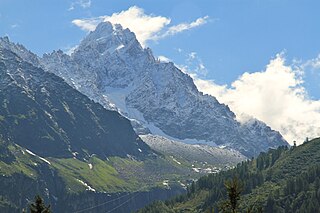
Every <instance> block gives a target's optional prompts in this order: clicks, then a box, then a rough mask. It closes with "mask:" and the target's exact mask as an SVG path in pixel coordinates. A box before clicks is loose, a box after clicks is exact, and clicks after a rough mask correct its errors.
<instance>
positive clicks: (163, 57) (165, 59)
mask: <svg viewBox="0 0 320 213" xmlns="http://www.w3.org/2000/svg"><path fill="white" fill-rule="evenodd" d="M158 59H159V60H160V61H162V62H170V61H172V60H171V59H170V58H167V57H165V56H163V55H159V56H158Z"/></svg>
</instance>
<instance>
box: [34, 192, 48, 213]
mask: <svg viewBox="0 0 320 213" xmlns="http://www.w3.org/2000/svg"><path fill="white" fill-rule="evenodd" d="M34 199H35V201H34V203H31V204H30V213H51V209H50V205H48V206H46V205H45V203H44V202H43V199H42V198H41V197H40V196H39V195H37V196H36V197H35V198H34Z"/></svg>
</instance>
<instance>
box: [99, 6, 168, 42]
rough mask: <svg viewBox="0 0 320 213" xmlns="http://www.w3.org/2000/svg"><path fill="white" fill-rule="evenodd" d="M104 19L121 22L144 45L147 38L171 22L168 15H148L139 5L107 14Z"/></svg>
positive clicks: (116, 22)
mask: <svg viewBox="0 0 320 213" xmlns="http://www.w3.org/2000/svg"><path fill="white" fill-rule="evenodd" d="M104 21H109V22H111V23H113V24H121V25H122V26H123V27H124V28H129V29H130V30H131V31H133V32H134V33H135V34H136V36H137V39H138V40H139V41H140V43H141V44H142V45H143V46H144V45H145V42H146V41H147V40H149V39H151V38H152V37H154V36H155V35H156V34H157V33H158V32H160V31H161V30H162V29H163V28H164V27H165V26H166V25H168V24H170V22H171V20H170V19H169V18H166V17H162V16H154V15H147V14H145V13H144V10H143V9H141V8H139V7H137V6H133V7H130V8H129V9H128V10H126V11H121V12H120V13H114V14H112V15H111V16H106V17H105V19H104Z"/></svg>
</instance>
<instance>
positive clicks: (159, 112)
mask: <svg viewBox="0 0 320 213" xmlns="http://www.w3.org/2000/svg"><path fill="white" fill-rule="evenodd" d="M40 61H41V62H40V64H41V67H42V68H44V69H45V70H47V71H49V72H53V73H55V74H56V75H58V76H60V77H62V78H63V79H64V80H65V81H66V82H67V83H69V84H70V85H72V86H73V87H74V88H76V89H78V90H79V91H80V92H82V93H83V94H85V95H87V96H88V97H90V98H91V99H93V100H94V101H96V102H99V103H100V104H102V105H103V106H104V107H105V108H108V109H112V110H117V111H119V112H120V113H121V114H123V115H124V116H126V117H127V118H129V119H130V120H131V121H132V124H133V125H134V127H135V128H136V131H137V132H138V133H140V134H142V133H150V132H151V133H153V134H158V135H161V136H166V137H168V138H171V139H175V140H180V141H185V142H186V141H193V142H196V141H198V142H210V143H211V144H217V145H223V146H228V147H231V148H234V149H236V150H239V151H240V152H242V153H243V154H245V155H247V156H253V155H256V154H259V153H260V152H261V151H264V150H267V149H268V148H272V147H276V146H278V145H287V143H286V142H285V140H284V139H283V138H282V136H281V135H280V134H279V133H278V132H276V131H273V130H271V129H270V128H269V127H267V126H265V125H258V127H259V128H257V125H241V124H240V123H238V122H237V121H236V119H235V114H234V113H233V112H232V111H231V110H230V109H229V108H228V106H226V105H224V104H221V103H219V102H218V101H217V99H216V98H214V97H212V96H209V95H203V93H201V92H199V91H198V90H197V88H196V86H195V84H194V82H193V80H192V78H191V77H190V76H189V75H187V74H185V73H183V72H182V71H180V70H179V69H178V68H177V67H175V65H174V64H173V63H164V62H159V61H158V60H155V58H154V56H153V54H152V51H151V50H150V49H143V48H142V47H141V45H140V44H139V42H138V40H137V39H136V37H135V35H134V33H132V32H130V30H128V29H123V28H122V27H121V26H120V25H112V24H111V23H109V22H104V23H100V24H99V25H98V26H97V28H96V30H95V31H93V32H90V34H89V35H88V36H87V37H86V38H84V39H83V41H82V42H81V43H80V44H79V46H78V48H77V49H76V50H75V51H74V53H73V54H72V55H71V56H68V55H66V54H63V53H62V52H61V51H58V52H53V53H51V54H47V55H44V56H43V58H41V59H40ZM257 122H260V121H257Z"/></svg>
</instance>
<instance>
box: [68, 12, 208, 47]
mask: <svg viewBox="0 0 320 213" xmlns="http://www.w3.org/2000/svg"><path fill="white" fill-rule="evenodd" d="M208 18H209V17H208V16H205V17H203V18H198V19H197V20H195V21H193V22H191V23H182V24H178V25H174V26H170V23H171V19H170V18H168V17H164V16H156V15H153V14H146V13H145V12H144V10H143V9H142V8H139V7H137V6H133V7H130V8H129V9H128V10H124V11H121V12H119V13H113V14H112V15H111V16H107V15H106V16H99V17H94V18H89V19H75V20H73V21H72V23H73V24H75V25H76V26H78V27H80V28H81V29H82V30H85V31H92V30H94V29H95V27H96V26H97V25H98V23H99V22H102V21H109V22H111V23H113V24H121V25H122V26H123V27H124V28H129V29H130V30H131V31H133V32H134V33H135V34H136V36H137V39H138V41H139V42H140V43H141V44H142V46H145V45H146V42H147V41H150V40H159V39H162V38H165V37H167V36H171V35H175V34H177V33H180V32H183V31H186V30H189V29H192V28H195V27H198V26H201V25H203V24H205V23H207V21H208Z"/></svg>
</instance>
